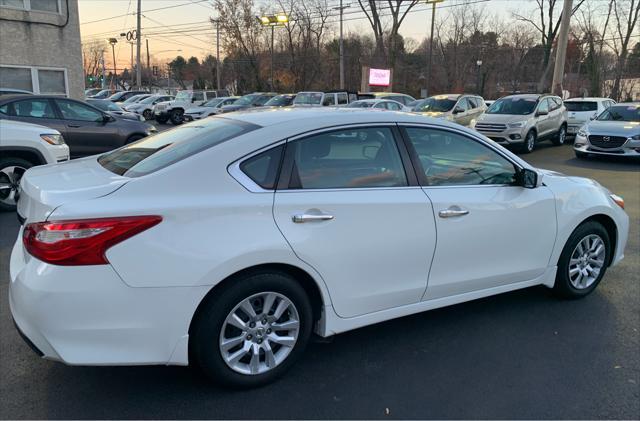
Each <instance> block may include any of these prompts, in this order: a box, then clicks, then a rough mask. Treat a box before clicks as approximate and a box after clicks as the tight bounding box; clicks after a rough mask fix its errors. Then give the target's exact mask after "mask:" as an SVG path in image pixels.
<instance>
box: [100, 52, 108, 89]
mask: <svg viewBox="0 0 640 421" xmlns="http://www.w3.org/2000/svg"><path fill="white" fill-rule="evenodd" d="M100 64H101V65H102V89H106V88H107V72H106V70H105V68H104V50H101V51H100Z"/></svg>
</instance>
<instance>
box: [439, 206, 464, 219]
mask: <svg viewBox="0 0 640 421" xmlns="http://www.w3.org/2000/svg"><path fill="white" fill-rule="evenodd" d="M468 214H469V211H468V210H466V209H462V208H460V207H459V206H451V207H450V208H449V209H445V210H441V211H440V212H438V216H440V218H456V217H459V216H465V215H468Z"/></svg>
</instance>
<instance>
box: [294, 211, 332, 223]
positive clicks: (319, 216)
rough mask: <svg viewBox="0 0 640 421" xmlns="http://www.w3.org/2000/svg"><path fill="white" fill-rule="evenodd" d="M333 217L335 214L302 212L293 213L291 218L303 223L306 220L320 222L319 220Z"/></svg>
mask: <svg viewBox="0 0 640 421" xmlns="http://www.w3.org/2000/svg"><path fill="white" fill-rule="evenodd" d="M332 219H333V215H327V214H325V213H321V214H310V213H300V214H296V215H293V216H292V217H291V220H292V221H293V222H295V223H296V224H302V223H304V222H318V221H330V220H332Z"/></svg>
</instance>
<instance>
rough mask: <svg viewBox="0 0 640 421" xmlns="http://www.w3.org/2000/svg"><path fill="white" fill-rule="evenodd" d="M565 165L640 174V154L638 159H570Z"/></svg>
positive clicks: (609, 157)
mask: <svg viewBox="0 0 640 421" xmlns="http://www.w3.org/2000/svg"><path fill="white" fill-rule="evenodd" d="M564 162H565V164H567V165H570V166H572V167H577V168H588V169H592V170H605V171H619V172H638V171H640V154H639V155H638V157H622V156H597V157H596V156H594V157H587V158H576V157H574V158H570V159H567V160H566V161H564Z"/></svg>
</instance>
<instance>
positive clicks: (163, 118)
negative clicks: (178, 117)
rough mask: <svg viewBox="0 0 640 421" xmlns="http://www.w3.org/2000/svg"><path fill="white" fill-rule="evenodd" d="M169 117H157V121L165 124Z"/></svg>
mask: <svg viewBox="0 0 640 421" xmlns="http://www.w3.org/2000/svg"><path fill="white" fill-rule="evenodd" d="M167 120H168V118H167V117H156V121H157V122H158V123H160V124H165V123H166V122H167Z"/></svg>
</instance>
